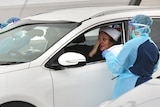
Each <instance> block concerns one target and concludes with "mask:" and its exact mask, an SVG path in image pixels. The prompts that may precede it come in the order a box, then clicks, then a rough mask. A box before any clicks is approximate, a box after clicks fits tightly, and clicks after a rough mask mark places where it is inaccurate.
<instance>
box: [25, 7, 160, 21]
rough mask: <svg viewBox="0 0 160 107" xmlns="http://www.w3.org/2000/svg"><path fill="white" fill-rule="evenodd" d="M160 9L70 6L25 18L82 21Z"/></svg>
mask: <svg viewBox="0 0 160 107" xmlns="http://www.w3.org/2000/svg"><path fill="white" fill-rule="evenodd" d="M157 8H158V9H160V7H153V6H151V7H146V6H145V7H142V6H116V7H114V6H113V7H107V6H106V7H81V8H69V9H60V10H54V11H52V12H46V13H42V14H37V15H35V16H30V17H27V18H25V19H30V20H41V21H71V22H81V21H84V20H87V19H91V18H95V17H99V16H102V15H106V14H114V13H120V12H124V11H125V12H130V11H139V10H146V9H157Z"/></svg>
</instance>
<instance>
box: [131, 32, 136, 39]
mask: <svg viewBox="0 0 160 107" xmlns="http://www.w3.org/2000/svg"><path fill="white" fill-rule="evenodd" d="M135 37H136V35H135V33H134V31H132V39H134V38H135Z"/></svg>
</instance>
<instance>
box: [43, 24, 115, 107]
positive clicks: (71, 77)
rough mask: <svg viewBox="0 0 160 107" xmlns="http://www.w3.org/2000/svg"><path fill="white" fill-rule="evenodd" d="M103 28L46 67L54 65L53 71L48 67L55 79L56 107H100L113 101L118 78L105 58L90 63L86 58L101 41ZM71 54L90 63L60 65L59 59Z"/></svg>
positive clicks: (74, 43) (87, 34)
mask: <svg viewBox="0 0 160 107" xmlns="http://www.w3.org/2000/svg"><path fill="white" fill-rule="evenodd" d="M107 26H109V25H107ZM112 26H113V24H112ZM99 27H100V26H98V27H95V28H93V29H91V30H89V31H86V32H85V33H83V34H81V35H79V37H77V38H76V39H74V40H73V41H72V42H70V43H69V44H68V45H67V46H65V47H64V48H63V49H62V50H61V51H60V52H59V53H57V54H56V55H55V56H54V57H53V58H51V59H50V61H49V62H48V63H47V64H46V66H48V65H49V63H52V65H54V67H53V68H51V67H49V66H48V68H50V70H51V74H52V77H53V86H54V104H55V107H64V106H65V107H97V106H98V105H99V104H101V103H102V102H104V101H106V100H111V95H112V91H113V88H114V84H115V79H113V78H114V76H113V75H112V74H111V73H110V72H109V70H108V69H107V67H106V63H105V60H104V59H102V58H100V59H98V57H96V58H95V59H94V60H88V58H87V55H86V54H87V53H88V52H89V50H90V49H91V47H93V45H94V43H95V42H96V40H97V38H98V34H99V33H98V32H99ZM67 52H74V53H79V54H80V55H82V56H85V59H86V62H84V63H79V64H76V65H71V66H67V65H65V66H62V65H60V64H58V63H59V62H57V61H58V59H59V56H61V54H63V53H67ZM100 56H101V54H100ZM69 57H70V58H73V57H74V56H69ZM67 59H69V58H67ZM53 62H54V64H53Z"/></svg>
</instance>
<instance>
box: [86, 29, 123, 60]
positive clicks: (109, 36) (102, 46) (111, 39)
mask: <svg viewBox="0 0 160 107" xmlns="http://www.w3.org/2000/svg"><path fill="white" fill-rule="evenodd" d="M120 35H121V33H120V32H119V31H118V30H117V29H114V28H111V27H102V28H100V30H99V36H98V39H97V42H96V44H95V45H94V47H93V48H92V50H91V51H90V52H89V55H88V56H89V57H90V59H94V57H98V56H100V57H101V58H102V56H101V52H102V51H104V50H106V49H108V50H110V51H112V52H113V53H114V55H117V54H118V53H119V51H120V50H121V48H122V45H118V44H120V43H119V42H118V40H119V37H120ZM113 45H114V46H113Z"/></svg>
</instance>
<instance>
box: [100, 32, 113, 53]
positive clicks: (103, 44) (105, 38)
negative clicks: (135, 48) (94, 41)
mask: <svg viewBox="0 0 160 107" xmlns="http://www.w3.org/2000/svg"><path fill="white" fill-rule="evenodd" d="M98 39H99V48H100V51H104V50H106V49H108V48H110V47H111V46H112V45H113V43H112V42H110V39H111V37H110V36H109V35H108V34H106V33H104V32H100V33H99V37H98Z"/></svg>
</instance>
